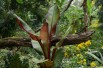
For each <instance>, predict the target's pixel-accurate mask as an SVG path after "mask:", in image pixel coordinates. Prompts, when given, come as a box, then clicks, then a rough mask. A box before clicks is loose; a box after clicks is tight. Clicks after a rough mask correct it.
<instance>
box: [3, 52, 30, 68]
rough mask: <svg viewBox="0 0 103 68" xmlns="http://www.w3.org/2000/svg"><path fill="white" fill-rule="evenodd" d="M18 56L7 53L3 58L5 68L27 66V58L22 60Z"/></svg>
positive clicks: (25, 67) (22, 67) (23, 67)
mask: <svg viewBox="0 0 103 68" xmlns="http://www.w3.org/2000/svg"><path fill="white" fill-rule="evenodd" d="M19 57H20V56H19V54H15V55H12V54H11V53H8V54H7V57H6V58H5V68H28V67H29V65H28V60H26V59H24V60H23V62H22V61H21V60H20V58H19Z"/></svg>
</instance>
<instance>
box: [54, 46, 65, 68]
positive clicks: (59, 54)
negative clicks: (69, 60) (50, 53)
mask: <svg viewBox="0 0 103 68" xmlns="http://www.w3.org/2000/svg"><path fill="white" fill-rule="evenodd" d="M63 57H64V50H63V48H59V49H57V51H56V53H55V56H54V59H53V61H54V62H53V64H54V65H53V66H54V67H53V68H59V67H58V66H60V64H61V62H62V59H63Z"/></svg>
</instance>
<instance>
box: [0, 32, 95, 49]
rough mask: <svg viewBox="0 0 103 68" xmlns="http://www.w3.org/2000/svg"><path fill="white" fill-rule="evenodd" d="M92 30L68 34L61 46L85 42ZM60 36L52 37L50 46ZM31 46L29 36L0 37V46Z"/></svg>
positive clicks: (54, 43)
mask: <svg viewBox="0 0 103 68" xmlns="http://www.w3.org/2000/svg"><path fill="white" fill-rule="evenodd" d="M93 33H94V31H89V32H85V33H81V34H72V35H68V36H67V37H66V38H65V39H64V41H63V44H62V45H63V46H65V45H72V44H79V43H81V42H85V41H87V40H89V39H90V37H91V35H92V34H93ZM60 39H61V37H53V39H52V41H51V43H52V46H55V45H56V43H57V42H59V41H60ZM14 46H16V47H32V44H31V40H30V38H20V37H16V38H15V37H9V38H3V39H0V48H6V47H14Z"/></svg>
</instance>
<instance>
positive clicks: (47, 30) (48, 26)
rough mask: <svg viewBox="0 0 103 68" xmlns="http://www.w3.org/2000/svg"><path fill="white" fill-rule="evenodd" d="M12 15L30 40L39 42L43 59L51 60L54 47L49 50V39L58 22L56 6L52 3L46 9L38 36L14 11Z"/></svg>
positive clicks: (58, 13) (58, 14)
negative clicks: (44, 18)
mask: <svg viewBox="0 0 103 68" xmlns="http://www.w3.org/2000/svg"><path fill="white" fill-rule="evenodd" d="M12 15H13V16H14V17H16V20H17V23H18V25H19V26H20V28H21V29H23V30H24V31H26V32H27V33H28V34H29V36H30V38H31V39H32V40H35V41H37V42H38V43H39V45H40V47H41V49H42V51H43V54H44V57H45V59H48V60H53V57H54V55H55V52H56V48H54V50H53V52H51V40H52V38H53V36H54V35H55V32H56V27H57V23H58V22H59V18H60V12H59V9H58V7H57V6H56V5H54V6H52V7H51V8H50V9H49V10H48V13H47V15H46V20H45V21H44V23H43V26H42V28H41V30H40V35H39V36H37V35H36V34H35V32H34V31H33V30H32V29H31V28H30V27H29V26H28V25H27V24H26V22H24V21H23V20H22V19H21V18H20V17H19V16H17V15H16V14H14V13H12ZM34 45H35V44H34ZM51 53H52V56H51Z"/></svg>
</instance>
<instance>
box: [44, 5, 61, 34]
mask: <svg viewBox="0 0 103 68" xmlns="http://www.w3.org/2000/svg"><path fill="white" fill-rule="evenodd" d="M59 17H60V12H59V9H58V6H57V5H54V6H52V7H51V8H50V9H49V11H48V14H47V17H46V22H47V23H48V24H49V33H51V34H52V35H53V34H54V33H55V31H56V25H57V23H58V21H59Z"/></svg>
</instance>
